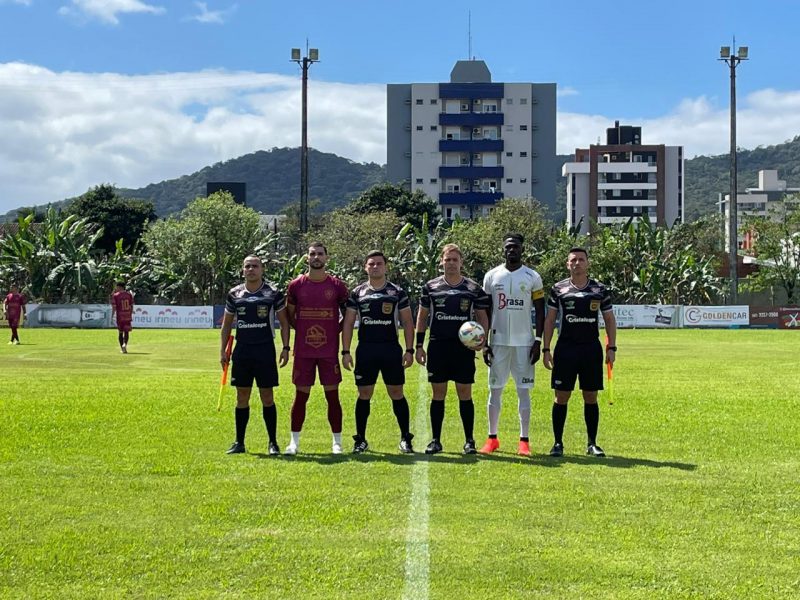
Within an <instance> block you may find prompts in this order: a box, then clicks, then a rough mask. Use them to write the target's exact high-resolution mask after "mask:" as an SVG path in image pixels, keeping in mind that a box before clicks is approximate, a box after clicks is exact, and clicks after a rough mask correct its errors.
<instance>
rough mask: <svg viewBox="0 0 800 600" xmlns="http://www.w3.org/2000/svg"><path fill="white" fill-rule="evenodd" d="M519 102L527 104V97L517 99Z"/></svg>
mask: <svg viewBox="0 0 800 600" xmlns="http://www.w3.org/2000/svg"><path fill="white" fill-rule="evenodd" d="M519 103H520V104H527V103H528V99H527V98H520V99H519Z"/></svg>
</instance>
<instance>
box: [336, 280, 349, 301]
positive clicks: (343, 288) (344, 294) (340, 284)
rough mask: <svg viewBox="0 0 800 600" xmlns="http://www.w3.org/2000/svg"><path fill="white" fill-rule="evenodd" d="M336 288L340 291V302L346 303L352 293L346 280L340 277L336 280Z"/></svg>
mask: <svg viewBox="0 0 800 600" xmlns="http://www.w3.org/2000/svg"><path fill="white" fill-rule="evenodd" d="M336 288H337V293H338V300H339V304H344V303H345V302H347V298H348V296H349V294H350V292H349V291H348V290H347V284H345V282H344V281H342V280H341V279H339V280H337V282H336Z"/></svg>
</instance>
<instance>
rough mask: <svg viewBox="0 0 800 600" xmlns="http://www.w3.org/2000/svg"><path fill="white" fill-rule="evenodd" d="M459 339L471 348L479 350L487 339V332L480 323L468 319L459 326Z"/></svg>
mask: <svg viewBox="0 0 800 600" xmlns="http://www.w3.org/2000/svg"><path fill="white" fill-rule="evenodd" d="M458 339H459V340H461V343H462V344H464V345H465V346H466V347H467V348H469V349H470V350H477V349H478V348H480V347H481V346H482V345H483V342H484V341H485V340H486V332H485V331H484V330H483V327H481V325H480V323H476V322H475V321H467V322H466V323H464V324H463V325H462V326H461V327H459V328H458Z"/></svg>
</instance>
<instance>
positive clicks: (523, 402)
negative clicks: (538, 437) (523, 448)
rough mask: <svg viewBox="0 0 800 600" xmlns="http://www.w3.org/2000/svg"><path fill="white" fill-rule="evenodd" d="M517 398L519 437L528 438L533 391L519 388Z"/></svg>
mask: <svg viewBox="0 0 800 600" xmlns="http://www.w3.org/2000/svg"><path fill="white" fill-rule="evenodd" d="M517 398H519V437H524V438H526V437H528V429H529V428H530V424H531V390H530V389H529V388H517Z"/></svg>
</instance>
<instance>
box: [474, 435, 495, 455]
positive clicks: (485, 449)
mask: <svg viewBox="0 0 800 600" xmlns="http://www.w3.org/2000/svg"><path fill="white" fill-rule="evenodd" d="M498 448H500V440H498V439H497V438H487V440H486V443H485V444H484V445H483V446H481V449H480V450H478V452H480V453H481V454H491V453H492V452H494V451H495V450H497V449H498Z"/></svg>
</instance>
